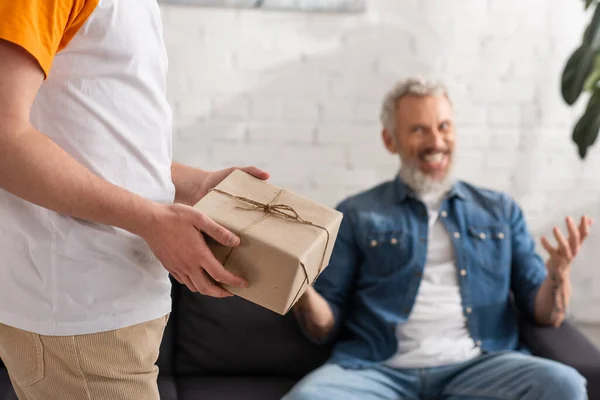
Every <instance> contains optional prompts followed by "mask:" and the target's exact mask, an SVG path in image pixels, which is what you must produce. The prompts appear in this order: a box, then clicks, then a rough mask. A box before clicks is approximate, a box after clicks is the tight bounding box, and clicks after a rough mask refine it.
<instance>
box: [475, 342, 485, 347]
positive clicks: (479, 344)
mask: <svg viewBox="0 0 600 400" xmlns="http://www.w3.org/2000/svg"><path fill="white" fill-rule="evenodd" d="M482 344H483V343H481V340H478V341H476V342H475V345H476V346H477V347H481V345H482Z"/></svg>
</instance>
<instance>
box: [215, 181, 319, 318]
mask: <svg viewBox="0 0 600 400" xmlns="http://www.w3.org/2000/svg"><path fill="white" fill-rule="evenodd" d="M210 192H216V193H219V194H222V195H224V196H227V197H229V198H232V199H235V200H238V201H241V202H243V203H246V204H248V205H249V206H250V207H240V206H237V207H236V208H237V209H239V210H246V211H255V210H262V211H263V212H264V215H263V216H262V217H261V218H259V219H258V220H256V221H254V222H253V223H251V224H250V225H248V226H246V227H245V228H244V229H242V230H241V231H240V233H239V236H240V238H241V237H242V235H243V234H244V233H245V232H246V231H247V230H248V229H250V228H252V227H253V226H254V225H257V224H259V223H260V222H262V221H264V220H265V219H267V218H269V217H270V216H274V217H280V218H285V219H287V220H290V221H293V222H297V223H299V224H303V225H309V226H314V227H315V228H319V229H322V230H324V231H325V233H326V234H327V241H326V242H325V248H324V249H323V256H322V257H321V262H320V264H319V270H318V272H317V274H316V276H315V278H314V279H313V281H312V282H310V278H309V275H308V271H307V270H306V266H305V265H304V264H301V265H302V268H303V270H304V274H305V276H306V282H307V283H308V284H310V285H312V284H314V283H315V281H316V280H317V278H318V277H319V275H321V272H322V271H323V267H324V265H323V264H324V263H325V256H326V255H327V249H328V248H329V241H330V236H331V235H330V234H329V231H328V230H327V228H325V227H323V226H321V225H317V224H315V223H313V222H311V221H308V220H306V219H304V218H302V217H301V216H300V215H299V214H298V212H296V210H294V208H293V207H291V206H289V205H287V204H276V203H275V202H276V201H277V200H279V198H280V197H281V195H282V194H283V193H284V192H285V189H281V190H280V191H279V192H278V193H277V195H276V196H275V197H274V198H273V200H271V202H270V203H261V202H259V201H256V200H252V199H249V198H247V197H243V196H236V195H233V194H231V193H228V192H225V191H223V190H220V189H216V188H214V189H211V190H210V191H209V193H210ZM233 251H234V248H232V249H231V250H230V251H229V253H228V254H227V257H226V258H225V262H224V263H223V266H226V264H227V261H228V260H229V258H230V256H231V254H232V253H233ZM301 290H302V287H301V288H300V289H299V290H298V293H296V296H295V298H294V300H293V301H292V304H294V303H295V302H296V299H297V298H298V295H299V294H300V291H301ZM288 311H289V309H288ZM286 313H287V311H286Z"/></svg>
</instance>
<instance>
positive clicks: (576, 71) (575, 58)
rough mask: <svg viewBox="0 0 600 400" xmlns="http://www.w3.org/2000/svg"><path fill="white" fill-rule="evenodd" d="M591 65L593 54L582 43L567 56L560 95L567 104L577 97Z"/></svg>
mask: <svg viewBox="0 0 600 400" xmlns="http://www.w3.org/2000/svg"><path fill="white" fill-rule="evenodd" d="M593 65H594V55H593V53H592V52H591V51H590V50H589V48H587V47H586V46H584V45H582V46H581V47H579V48H578V49H577V50H575V51H574V52H573V54H572V55H571V57H569V60H568V61H567V64H566V65H565V68H564V70H563V74H562V81H561V93H562V97H563V99H564V100H565V102H566V103H567V104H568V105H570V106H571V105H573V104H574V103H575V102H576V101H577V99H578V98H579V95H580V94H581V92H582V91H583V87H584V84H585V82H586V79H587V77H588V75H589V74H590V72H591V71H592V67H593Z"/></svg>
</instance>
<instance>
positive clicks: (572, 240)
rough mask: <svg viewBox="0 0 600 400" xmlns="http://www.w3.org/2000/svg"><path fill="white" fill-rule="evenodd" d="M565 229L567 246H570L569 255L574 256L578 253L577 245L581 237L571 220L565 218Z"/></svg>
mask: <svg viewBox="0 0 600 400" xmlns="http://www.w3.org/2000/svg"><path fill="white" fill-rule="evenodd" d="M567 229H568V230H569V245H570V246H571V254H573V255H575V254H577V252H578V251H579V244H580V243H581V235H580V234H579V230H578V229H577V226H575V221H573V218H571V217H567Z"/></svg>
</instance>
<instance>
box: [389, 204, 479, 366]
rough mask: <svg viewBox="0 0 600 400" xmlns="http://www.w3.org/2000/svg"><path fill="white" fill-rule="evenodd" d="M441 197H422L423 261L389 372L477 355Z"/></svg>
mask: <svg viewBox="0 0 600 400" xmlns="http://www.w3.org/2000/svg"><path fill="white" fill-rule="evenodd" d="M443 199H444V194H438V193H435V194H431V195H426V196H423V197H422V199H421V200H422V201H423V202H424V203H425V205H426V206H427V210H428V214H429V238H428V247H427V261H426V264H425V268H424V271H423V277H422V279H421V284H420V285H419V290H418V293H417V297H416V300H415V304H414V307H413V309H412V311H411V313H410V315H409V317H408V320H407V321H406V322H405V323H403V324H400V325H398V327H397V329H396V336H397V338H398V351H397V353H396V354H395V355H394V356H393V357H392V358H391V359H389V360H388V361H387V362H386V365H388V366H390V367H393V368H427V367H438V366H443V365H448V364H455V363H460V362H464V361H467V360H470V359H472V358H475V357H477V356H478V355H480V354H481V351H480V349H479V347H477V345H476V344H475V342H474V341H473V339H472V338H471V336H470V334H469V331H468V329H467V321H466V318H465V316H464V314H463V307H462V299H461V296H460V289H459V285H458V270H457V267H456V262H455V257H454V249H453V246H452V241H451V239H450V235H449V233H448V231H447V230H446V228H445V227H444V225H443V223H442V222H441V221H440V219H439V208H440V206H441V203H442V200H443Z"/></svg>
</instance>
